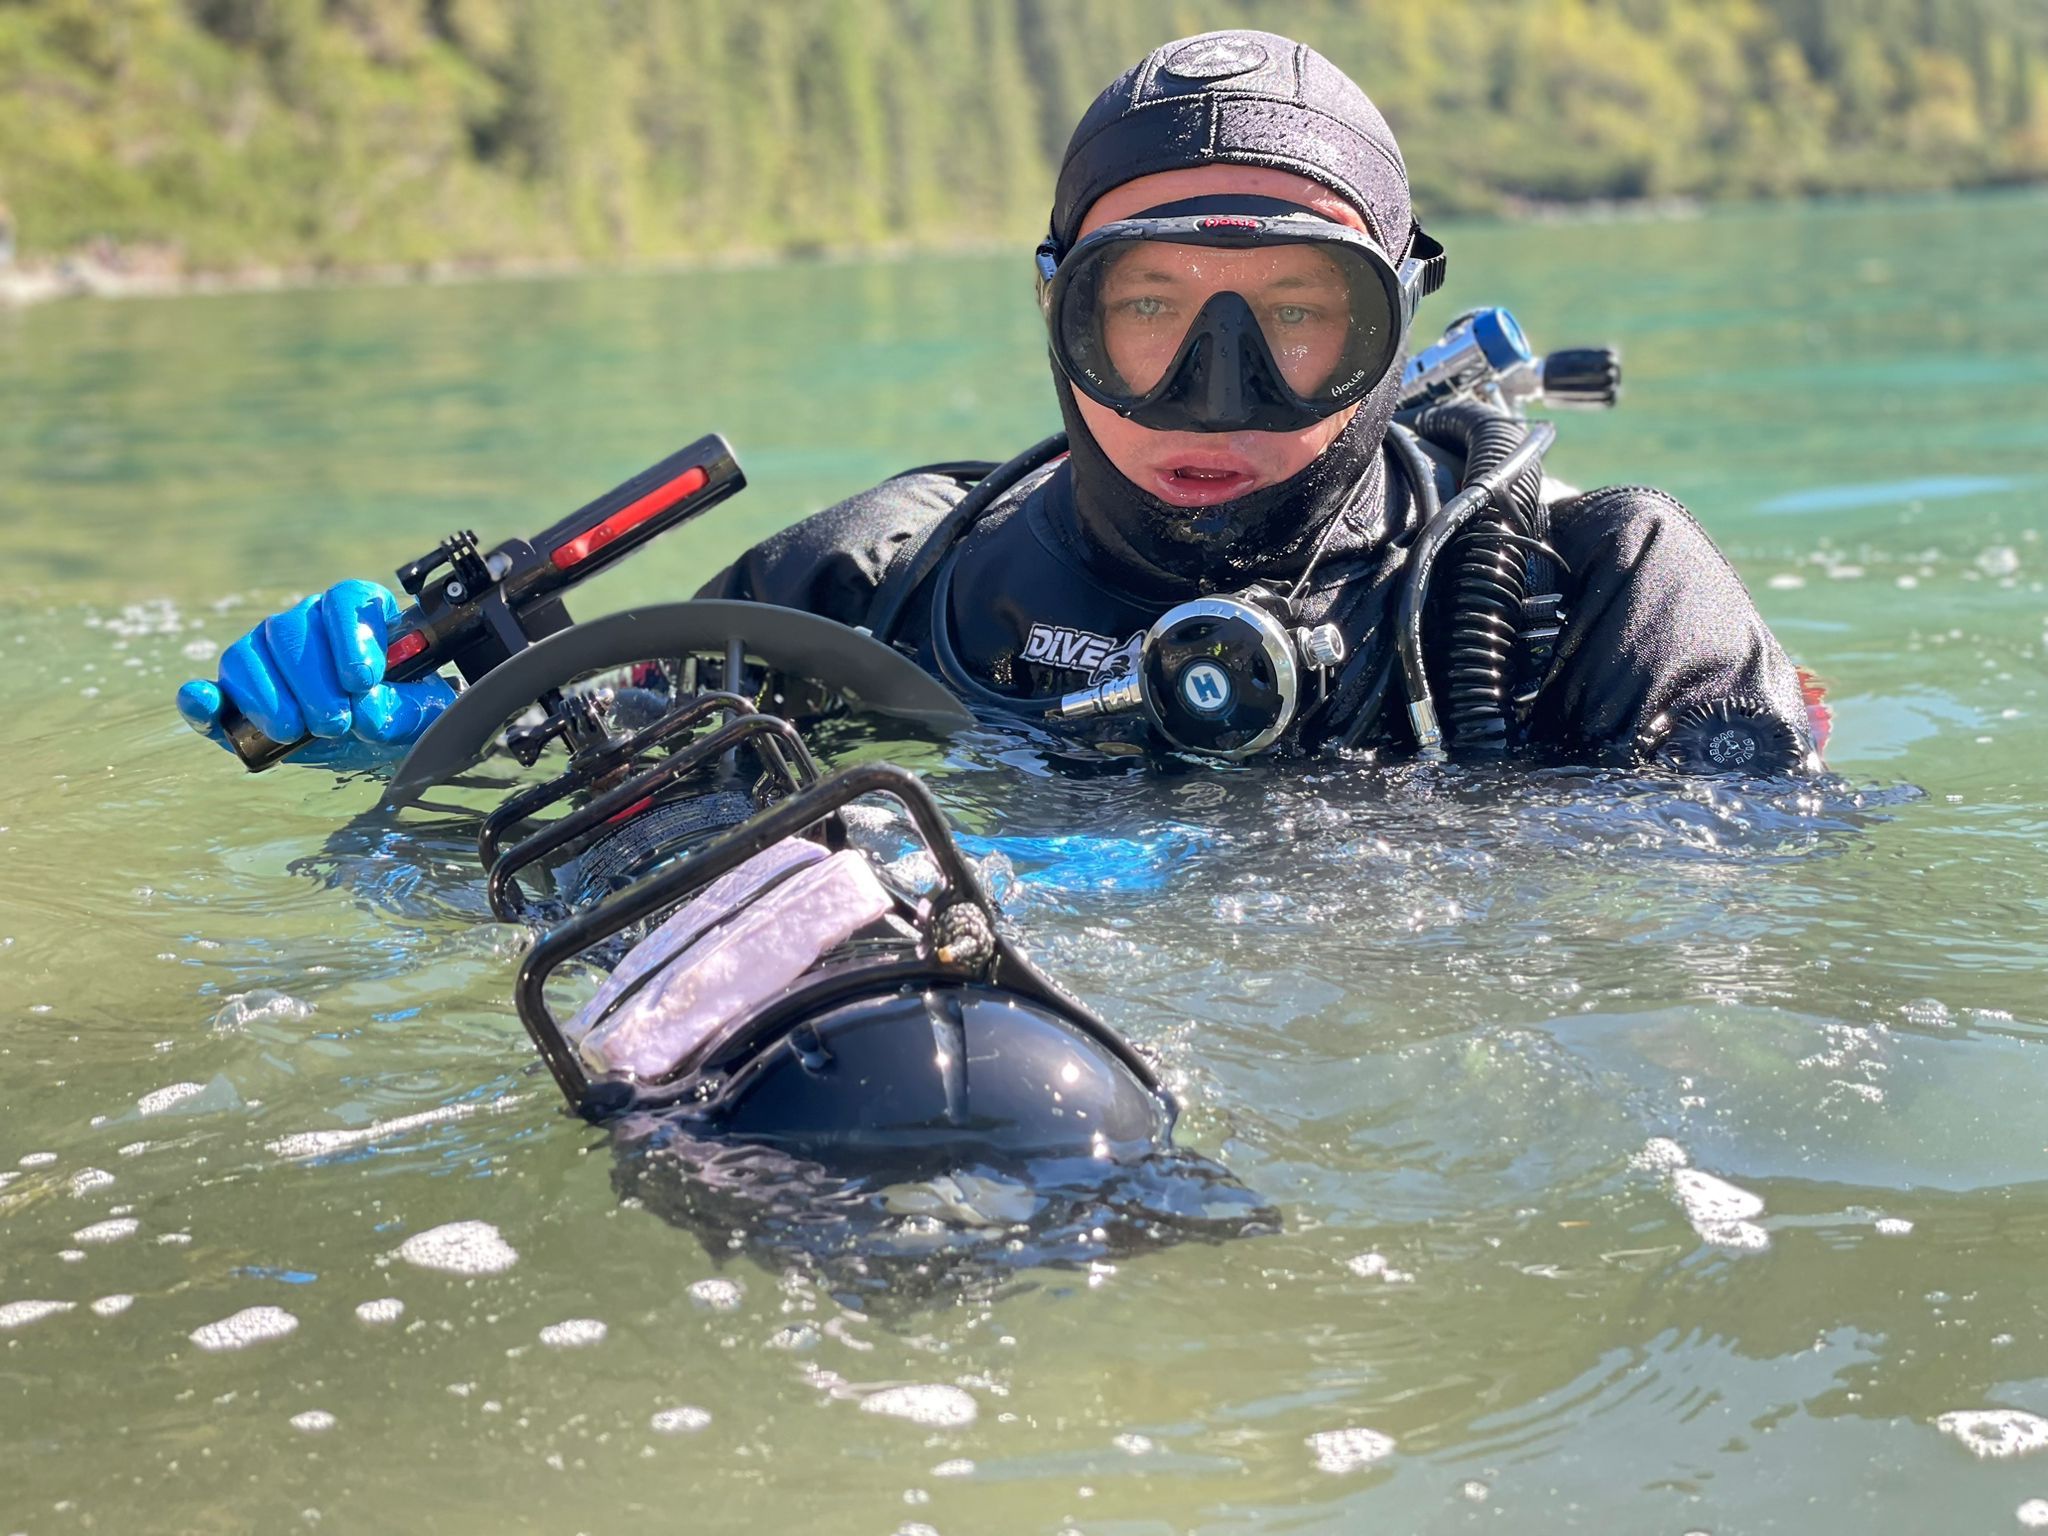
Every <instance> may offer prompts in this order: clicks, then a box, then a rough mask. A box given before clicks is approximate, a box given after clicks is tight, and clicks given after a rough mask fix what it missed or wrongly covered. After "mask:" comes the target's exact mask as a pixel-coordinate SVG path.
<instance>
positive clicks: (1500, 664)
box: [1444, 509, 1528, 757]
mask: <svg viewBox="0 0 2048 1536" xmlns="http://www.w3.org/2000/svg"><path fill="white" fill-rule="evenodd" d="M1506 527H1507V517H1506V516H1505V515H1504V514H1502V513H1501V512H1499V511H1495V510H1492V509H1489V510H1488V511H1487V513H1486V515H1485V516H1483V517H1481V518H1479V519H1478V520H1477V521H1475V522H1474V523H1473V524H1472V526H1471V527H1470V528H1469V529H1467V530H1466V532H1465V535H1464V537H1463V538H1461V539H1460V540H1459V541H1458V552H1457V555H1456V557H1455V558H1454V559H1453V561H1452V563H1451V625H1450V640H1449V646H1448V651H1449V654H1448V657H1447V659H1446V668H1445V674H1444V736H1445V739H1446V740H1448V741H1449V743H1450V746H1451V750H1452V751H1454V752H1457V753H1460V754H1463V755H1469V756H1483V757H1499V756H1502V755H1503V754H1505V753H1506V751H1507V748H1508V711H1509V704H1508V695H1509V692H1510V689H1511V688H1512V686H1513V672H1512V669H1513V666H1514V656H1515V641H1516V638H1517V636H1518V635H1519V634H1520V633H1521V620H1522V598H1523V596H1524V595H1525V594H1526V593H1527V591H1528V584H1527V581H1526V579H1525V576H1524V567H1525V566H1526V564H1527V562H1526V560H1525V558H1524V557H1523V555H1522V552H1521V551H1520V550H1519V549H1517V548H1516V547H1515V546H1514V544H1512V543H1511V542H1509V540H1508V539H1507V538H1506V537H1503V536H1502V535H1503V534H1504V532H1505V531H1506Z"/></svg>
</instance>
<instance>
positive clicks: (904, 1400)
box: [860, 1383, 981, 1429]
mask: <svg viewBox="0 0 2048 1536" xmlns="http://www.w3.org/2000/svg"><path fill="white" fill-rule="evenodd" d="M860 1406H861V1411H862V1412H863V1413H879V1414H882V1415H884V1416H885V1417H887V1418H891V1419H908V1420H909V1421H910V1422H911V1423H913V1424H922V1425H924V1426H925V1427H926V1428H928V1429H958V1428H960V1427H961V1426H962V1425H964V1424H972V1423H973V1422H974V1420H975V1417H976V1415H978V1414H979V1413H980V1412H981V1405H980V1404H978V1403H977V1402H975V1400H974V1399H973V1398H972V1397H971V1396H969V1395H968V1394H967V1393H965V1392H963V1391H961V1390H960V1388H958V1387H948V1386H943V1385H940V1384H938V1383H920V1384H918V1385H914V1386H905V1387H884V1388H882V1389H881V1391H879V1392H870V1393H869V1394H868V1395H867V1396H866V1397H864V1398H862V1399H861V1400H860Z"/></svg>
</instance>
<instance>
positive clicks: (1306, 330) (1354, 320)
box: [1037, 196, 1443, 432]
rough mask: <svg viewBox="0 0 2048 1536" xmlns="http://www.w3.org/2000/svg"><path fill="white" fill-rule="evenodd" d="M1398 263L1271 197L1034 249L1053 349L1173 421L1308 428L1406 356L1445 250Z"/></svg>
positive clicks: (1228, 427)
mask: <svg viewBox="0 0 2048 1536" xmlns="http://www.w3.org/2000/svg"><path fill="white" fill-rule="evenodd" d="M1411 248H1412V251H1413V255H1412V256H1411V257H1410V259H1409V260H1407V261H1406V262H1404V263H1403V264H1402V266H1401V269H1400V270H1399V271H1398V272H1397V271H1396V270H1395V267H1394V264H1393V262H1392V261H1391V260H1390V259H1389V258H1388V256H1387V255H1386V253H1385V252H1384V251H1382V250H1381V249H1380V247H1379V245H1378V244H1377V243H1376V242H1375V241H1374V240H1373V239H1372V238H1371V237H1370V236H1369V235H1366V234H1365V233H1363V232H1362V231H1359V230H1356V229H1353V228H1351V227H1349V226H1348V225H1344V224H1339V223H1336V222H1335V221H1333V220H1330V219H1325V218H1322V217H1320V216H1319V215H1317V214H1315V213H1312V212H1311V211H1309V210H1308V209H1306V208H1302V207H1300V206H1298V205H1296V204H1292V203H1286V202H1281V201H1278V200H1276V199H1272V198H1263V197H1243V196H1212V197H1199V198H1189V199H1186V200H1184V201H1181V202H1177V203H1170V204H1166V205H1163V206H1161V207H1158V208H1152V209H1147V210H1146V211H1145V212H1144V213H1142V214H1140V215H1138V216H1136V217H1134V218H1130V219H1123V220H1119V221H1117V222H1116V223H1113V224H1107V225H1104V226H1103V227H1102V228H1100V229H1097V230H1094V231H1092V232H1091V233H1089V234H1088V235H1086V236H1084V237H1083V238H1082V239H1080V240H1079V241H1077V242H1076V243H1075V245H1074V247H1073V249H1072V250H1070V251H1068V252H1067V253H1066V255H1065V256H1064V257H1061V256H1060V255H1059V254H1058V249H1057V244H1056V241H1055V240H1053V239H1050V238H1049V239H1048V240H1047V241H1046V242H1045V243H1044V244H1042V245H1041V246H1040V247H1039V249H1038V257H1037V260H1038V272H1039V304H1040V307H1041V309H1042V310H1043V311H1044V314H1045V319H1046V328H1047V333H1048V337H1049V340H1050V342H1051V348H1052V355H1053V359H1054V361H1055V362H1056V364H1057V365H1058V367H1059V369H1060V371H1061V372H1062V373H1063V374H1064V375H1065V376H1066V377H1067V379H1068V380H1069V381H1070V382H1071V383H1072V384H1073V385H1074V387H1075V388H1077V389H1079V390H1080V391H1081V392H1082V393H1084V394H1086V395H1087V396H1089V398H1091V399H1093V400H1095V401H1097V402H1099V403H1100V404H1102V405H1105V406H1107V407H1109V408H1110V409H1111V410H1113V411H1115V412H1117V413H1118V414H1119V415H1121V416H1124V417H1127V418H1129V419H1130V420H1132V421H1134V422H1136V423H1137V424H1138V425H1140V426H1143V427H1147V428H1150V429H1152V430H1154V431H1162V432H1173V431H1179V432H1297V431H1300V430H1302V429H1303V428H1305V427H1309V426H1312V425H1314V424H1315V423H1316V422H1318V421H1320V420H1322V419H1323V418H1324V417H1326V416H1332V415H1335V414H1336V413H1337V412H1339V411H1342V410H1345V409H1347V408H1349V407H1350V406H1352V405H1355V404H1357V403H1358V402H1359V401H1361V400H1363V399H1365V398H1366V397H1367V396H1368V395H1370V394H1371V393H1372V392H1373V391H1374V390H1375V389H1376V388H1377V387H1378V386H1379V385H1380V383H1381V381H1382V380H1384V379H1385V378H1386V376H1387V374H1388V372H1389V370H1390V369H1392V367H1393V366H1394V363H1395V361H1396V360H1397V359H1398V358H1399V357H1400V356H1401V352H1402V347H1403V343H1404V342H1405V340H1406V337H1407V333H1408V325H1409V321H1410V319H1411V318H1412V316H1413V314H1414V309H1415V305H1416V303H1417V302H1419V300H1420V299H1421V298H1422V297H1423V296H1424V295H1426V294H1428V293H1430V292H1432V291H1434V289H1435V287H1436V286H1437V285H1438V284H1439V283H1441V281H1442V273H1443V262H1442V251H1441V248H1440V247H1438V246H1437V245H1436V243H1435V242H1434V241H1432V240H1430V239H1429V237H1428V236H1427V235H1424V234H1423V233H1422V232H1421V231H1420V230H1419V229H1418V230H1415V231H1414V233H1413V236H1412V240H1411Z"/></svg>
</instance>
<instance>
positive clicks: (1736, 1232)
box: [1671, 1168, 1771, 1248]
mask: <svg viewBox="0 0 2048 1536" xmlns="http://www.w3.org/2000/svg"><path fill="white" fill-rule="evenodd" d="M1671 1192H1672V1194H1674V1195H1675V1196H1677V1198H1678V1204H1679V1207H1680V1208H1681V1209H1682V1210H1683V1211H1684V1212H1685V1219H1686V1220H1687V1221H1689V1222H1691V1223H1692V1229H1693V1231H1695V1232H1697V1233H1699V1235H1700V1237H1701V1238H1702V1239H1703V1240H1705V1241H1706V1242H1709V1243H1712V1244H1714V1245H1715V1246H1716V1247H1720V1248H1768V1247H1769V1246H1770V1244H1771V1235H1770V1233H1768V1232H1766V1231H1765V1230H1764V1229H1763V1228H1762V1227H1760V1226H1758V1225H1757V1224H1756V1223H1755V1222H1754V1221H1752V1220H1750V1218H1751V1217H1753V1216H1761V1215H1763V1213H1764V1202H1763V1198H1762V1197H1761V1196H1759V1195H1753V1194H1751V1193H1750V1192H1749V1191H1748V1190H1746V1189H1740V1188H1738V1187H1737V1186H1735V1185H1733V1184H1730V1183H1729V1182H1728V1181H1727V1180H1726V1179H1717V1178H1715V1177H1714V1176H1713V1175H1712V1174H1711V1173H1702V1172H1701V1171H1700V1170H1699V1169H1697V1168H1677V1169H1674V1170H1673V1171H1672V1174H1671Z"/></svg>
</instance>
